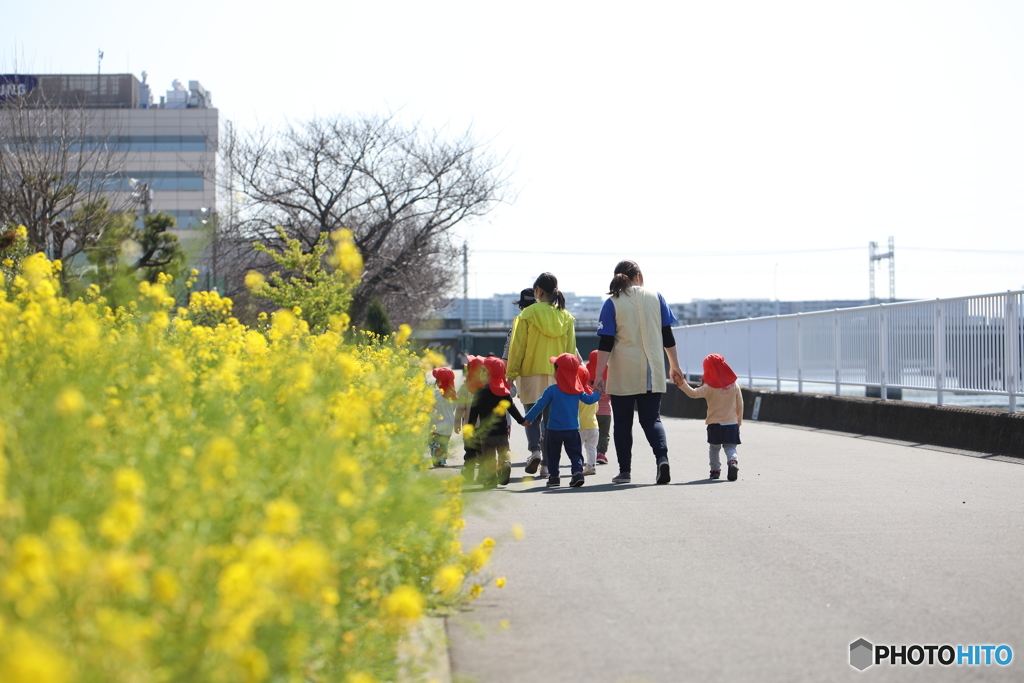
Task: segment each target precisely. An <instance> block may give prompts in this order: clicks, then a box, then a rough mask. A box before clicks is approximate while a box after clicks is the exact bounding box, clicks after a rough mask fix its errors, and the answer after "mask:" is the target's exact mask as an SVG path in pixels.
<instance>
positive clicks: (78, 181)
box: [0, 98, 136, 261]
mask: <svg viewBox="0 0 1024 683" xmlns="http://www.w3.org/2000/svg"><path fill="white" fill-rule="evenodd" d="M117 136H118V130H117V118H116V116H114V115H111V114H109V113H108V112H106V111H104V110H102V109H87V108H83V107H69V106H56V105H55V106H40V105H39V103H29V102H28V101H27V100H25V99H24V98H14V99H9V100H6V101H3V102H0V222H13V223H17V224H20V225H24V226H25V227H26V228H27V229H28V239H29V244H30V246H31V247H32V248H33V249H36V250H39V251H45V252H46V253H47V254H48V255H49V256H51V257H52V258H54V259H62V260H66V261H69V260H70V259H71V258H73V257H74V256H75V255H76V254H79V253H80V252H82V251H84V250H86V249H87V248H89V246H90V245H93V244H95V243H96V242H97V241H98V240H99V238H100V236H101V235H102V232H103V230H104V228H105V227H106V226H105V224H103V223H102V222H98V221H96V220H95V212H88V211H86V212H83V211H82V210H81V209H82V208H83V207H85V206H87V205H96V204H97V203H98V202H101V201H102V202H104V203H105V207H104V209H105V210H106V209H107V208H109V210H110V213H119V212H121V211H124V210H125V209H128V208H129V207H130V206H131V205H132V204H133V203H135V201H136V199H135V197H134V196H133V194H132V193H131V192H127V191H120V192H119V190H122V189H123V188H122V187H121V185H123V184H124V183H125V182H127V178H125V177H123V175H124V173H123V170H124V168H125V162H126V157H127V153H126V152H125V151H123V150H118V149H117V145H116V144H115V143H116V140H117Z"/></svg>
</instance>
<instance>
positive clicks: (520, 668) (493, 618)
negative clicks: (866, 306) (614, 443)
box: [448, 419, 1024, 683]
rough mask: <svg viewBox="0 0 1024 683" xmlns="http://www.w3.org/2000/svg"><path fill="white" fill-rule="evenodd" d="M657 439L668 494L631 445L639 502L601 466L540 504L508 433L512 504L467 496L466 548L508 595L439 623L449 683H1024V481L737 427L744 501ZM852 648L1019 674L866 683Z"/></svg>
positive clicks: (683, 437) (1008, 464)
mask: <svg viewBox="0 0 1024 683" xmlns="http://www.w3.org/2000/svg"><path fill="white" fill-rule="evenodd" d="M665 426H666V429H667V430H668V441H669V455H670V458H671V462H672V483H671V484H670V485H667V486H655V485H654V479H655V471H654V470H655V468H654V458H653V456H652V455H651V452H650V449H649V447H648V446H647V443H646V441H645V440H644V437H643V435H642V432H641V431H640V429H639V427H637V428H636V446H635V448H634V462H633V484H631V485H626V486H622V485H613V484H611V478H612V477H613V476H614V475H615V474H616V471H617V468H616V466H615V464H614V458H613V457H611V455H610V458H611V459H612V464H610V465H607V466H599V467H598V474H597V475H596V476H592V477H587V481H586V485H585V486H583V487H582V488H579V489H570V488H568V487H566V486H563V487H562V488H559V489H551V490H549V489H545V487H544V484H543V482H542V481H540V480H536V481H531V482H523V481H522V477H523V474H524V473H523V469H522V466H523V464H524V462H523V461H524V458H523V457H522V454H524V453H525V452H526V448H525V438H524V436H523V432H522V429H521V428H518V427H513V440H512V447H513V451H514V452H515V453H516V454H517V456H518V457H515V458H514V462H515V464H516V466H515V467H514V468H513V471H512V482H511V483H510V485H509V487H508V489H507V490H502V489H498V490H494V491H480V492H477V493H471V494H470V495H469V496H468V497H469V499H470V509H469V513H468V523H467V527H466V530H465V536H464V546H465V547H467V548H468V547H471V546H472V545H473V544H475V543H477V542H479V541H480V540H481V539H482V538H484V537H486V536H492V537H494V538H495V539H496V540H497V541H498V548H497V550H496V552H495V555H494V558H493V561H492V563H491V564H490V565H489V567H488V568H487V569H485V570H484V572H488V571H489V572H491V573H492V574H493V576H495V577H499V576H503V577H506V578H507V585H506V586H505V588H503V589H497V588H494V587H493V586H492V587H489V588H488V589H487V590H486V591H485V593H484V595H483V596H482V597H481V598H480V599H479V600H477V601H476V602H475V603H474V608H473V610H471V611H469V612H466V613H464V614H462V615H459V616H456V617H450V618H449V619H448V631H449V636H450V639H451V662H452V668H453V672H454V675H455V680H456V681H479V682H480V683H511V682H519V681H522V682H529V683H536V682H538V681H557V682H564V681H580V682H585V683H603V682H606V681H607V682H609V683H612V682H615V683H640V682H648V681H649V682H659V683H674V682H676V681H759V682H760V681H765V682H767V681H780V682H787V683H788V682H791V681H841V680H850V681H908V680H913V681H918V680H926V679H927V680H933V679H939V680H950V681H952V680H957V681H965V680H1017V681H1020V680H1024V581H1022V580H1021V578H1022V575H1024V467H1022V466H1021V465H1022V461H1019V460H1014V459H1012V458H985V457H978V454H965V453H963V452H955V453H954V452H948V451H940V450H934V449H925V448H924V447H920V446H918V447H913V446H911V445H907V444H900V443H893V442H882V441H878V440H871V439H867V438H858V437H855V436H853V435H844V434H837V433H827V432H821V431H815V430H807V429H804V428H794V427H790V426H782V425H773V424H765V423H756V422H747V423H745V424H744V425H743V428H742V436H743V441H744V444H743V445H742V446H741V447H740V450H739V455H740V479H739V481H737V482H727V481H725V480H724V479H723V480H720V481H716V482H712V481H710V480H708V479H707V475H708V468H707V450H706V444H705V443H704V425H703V424H702V423H701V422H699V421H696V420H683V419H666V420H665ZM450 462H456V463H457V462H458V460H454V461H450ZM567 473H568V468H567V463H565V459H564V458H563V476H562V481H563V482H568V476H567ZM514 523H519V524H522V525H523V527H524V528H525V531H526V535H525V538H524V539H523V540H522V541H519V542H517V541H515V540H513V539H512V537H511V531H510V530H511V527H512V525H513V524H514ZM858 638H865V639H867V640H868V641H870V642H871V643H874V644H893V645H913V644H915V643H916V644H922V645H927V644H936V645H943V644H952V645H954V646H955V645H957V644H977V645H985V644H995V645H998V644H1004V643H1005V644H1007V645H1010V646H1011V647H1012V648H1013V651H1014V660H1013V662H1012V663H1011V664H1010V665H1009V666H1005V667H1000V666H988V667H985V666H973V667H972V666H955V665H954V666H931V667H930V666H925V665H922V666H916V667H915V666H884V665H879V666H873V667H871V668H869V669H867V670H866V671H864V672H859V671H857V670H855V669H853V668H852V667H851V666H850V665H849V648H850V643H852V642H853V641H855V640H857V639H858Z"/></svg>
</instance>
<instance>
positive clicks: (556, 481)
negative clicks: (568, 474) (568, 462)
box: [548, 474, 562, 488]
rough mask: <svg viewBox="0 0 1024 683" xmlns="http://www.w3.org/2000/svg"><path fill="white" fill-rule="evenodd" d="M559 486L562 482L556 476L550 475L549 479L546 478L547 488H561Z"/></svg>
mask: <svg viewBox="0 0 1024 683" xmlns="http://www.w3.org/2000/svg"><path fill="white" fill-rule="evenodd" d="M561 485H562V480H561V479H559V478H558V475H557V474H552V475H551V476H550V477H548V486H549V487H552V488H553V487H555V486H561Z"/></svg>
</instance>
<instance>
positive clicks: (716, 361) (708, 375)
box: [704, 353, 736, 389]
mask: <svg viewBox="0 0 1024 683" xmlns="http://www.w3.org/2000/svg"><path fill="white" fill-rule="evenodd" d="M735 381H736V373H735V372H733V371H732V368H730V367H729V364H728V363H726V362H725V359H724V358H722V356H721V355H719V354H717V353H712V354H711V355H709V356H708V357H707V358H705V359H704V384H707V385H708V386H709V387H712V388H714V389H724V388H725V387H727V386H729V385H730V384H733V383H734V382H735Z"/></svg>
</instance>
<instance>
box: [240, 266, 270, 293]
mask: <svg viewBox="0 0 1024 683" xmlns="http://www.w3.org/2000/svg"><path fill="white" fill-rule="evenodd" d="M266 281H267V278H265V277H263V273H260V272H258V271H255V270H250V271H249V272H248V273H246V274H245V287H246V289H249V290H253V289H257V288H258V287H262V286H263V284H264V283H265V282H266Z"/></svg>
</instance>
